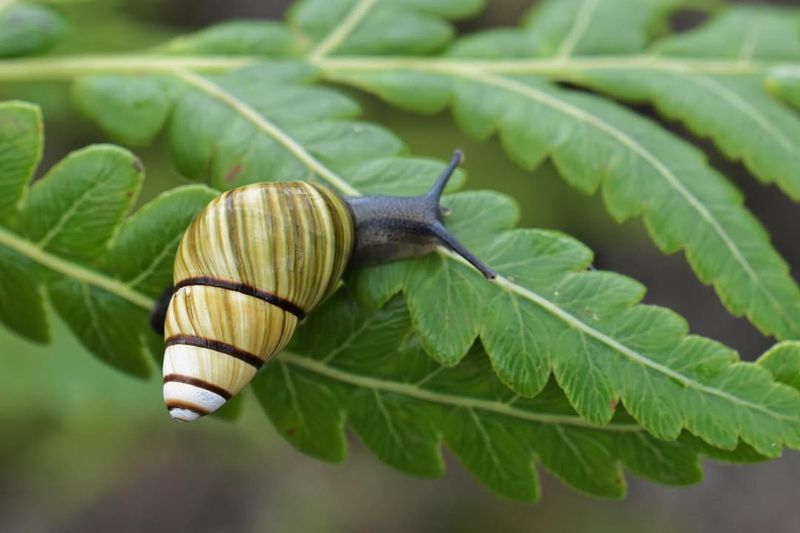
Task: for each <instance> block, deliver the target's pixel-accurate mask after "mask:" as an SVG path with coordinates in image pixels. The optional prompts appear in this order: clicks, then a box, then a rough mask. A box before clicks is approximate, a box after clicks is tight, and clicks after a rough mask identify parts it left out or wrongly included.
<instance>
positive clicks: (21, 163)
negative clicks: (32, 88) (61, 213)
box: [0, 102, 42, 222]
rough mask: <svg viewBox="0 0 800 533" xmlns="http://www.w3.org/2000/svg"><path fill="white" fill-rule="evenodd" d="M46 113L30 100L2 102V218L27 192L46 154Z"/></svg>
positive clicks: (0, 213) (0, 159) (0, 203)
mask: <svg viewBox="0 0 800 533" xmlns="http://www.w3.org/2000/svg"><path fill="white" fill-rule="evenodd" d="M41 134H42V116H41V112H40V111H39V108H38V107H37V106H35V105H33V104H28V103H26V102H3V103H0V148H2V150H0V222H2V221H4V220H5V219H8V218H9V217H10V216H11V215H12V214H13V213H14V211H15V210H16V207H17V204H18V203H19V202H20V200H21V199H22V197H23V195H24V194H25V190H26V185H27V184H28V182H29V181H30V180H31V178H32V177H33V172H34V171H35V170H36V167H37V166H38V164H39V160H40V159H41V157H42V135H41Z"/></svg>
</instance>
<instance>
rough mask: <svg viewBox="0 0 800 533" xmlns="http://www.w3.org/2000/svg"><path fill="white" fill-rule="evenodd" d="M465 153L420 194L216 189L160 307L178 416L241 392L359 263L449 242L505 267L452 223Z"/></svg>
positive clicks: (169, 394)
mask: <svg viewBox="0 0 800 533" xmlns="http://www.w3.org/2000/svg"><path fill="white" fill-rule="evenodd" d="M460 159H461V154H460V152H456V154H455V155H454V157H453V160H452V161H451V163H450V166H449V167H448V169H447V170H446V171H445V173H444V174H442V176H441V177H440V179H439V181H437V183H436V184H435V185H434V187H433V188H432V189H431V190H430V191H429V192H428V193H426V194H425V195H423V196H419V197H412V198H406V197H393V196H371V197H359V198H347V199H345V198H342V197H340V196H338V195H337V194H335V193H334V192H332V191H331V190H329V189H327V188H326V187H323V186H320V185H315V184H311V183H307V182H288V183H258V184H253V185H247V186H244V187H240V188H238V189H233V190H230V191H227V192H225V193H223V194H222V195H221V196H220V197H218V198H216V199H215V200H213V201H212V202H211V203H210V204H209V205H208V206H207V207H206V208H205V209H204V210H203V211H202V212H201V213H200V214H198V216H197V217H196V218H195V220H194V221H193V222H192V224H191V225H190V226H189V228H188V229H187V230H186V233H185V234H184V236H183V238H182V240H181V243H180V246H179V248H178V253H177V256H176V259H175V268H174V287H172V288H171V289H170V290H168V291H167V292H165V295H164V297H163V298H162V301H161V303H160V305H159V306H157V308H156V309H155V311H154V313H153V316H152V322H153V326H154V328H156V329H157V330H158V329H160V328H161V327H163V333H164V337H165V344H166V349H165V352H164V365H163V372H164V401H165V403H166V406H167V408H168V409H169V412H170V414H171V416H172V417H173V418H176V419H178V420H183V421H191V420H195V419H196V418H198V417H200V416H203V415H206V414H209V413H211V412H213V411H215V410H217V409H218V408H219V407H221V406H222V405H223V404H224V403H225V402H226V401H227V400H228V399H230V398H231V397H232V396H234V395H236V394H237V393H238V392H240V391H241V390H242V389H243V388H244V387H245V386H246V385H247V384H248V383H249V382H250V380H251V379H252V378H253V376H254V375H255V373H256V371H257V370H258V369H259V368H260V367H261V366H262V365H263V364H264V363H265V362H266V361H267V360H268V359H269V358H270V357H272V356H273V355H275V354H277V353H279V352H280V351H281V350H283V348H284V347H285V346H286V344H287V343H288V342H289V340H290V339H291V337H292V335H293V333H294V330H295V328H296V327H297V325H298V323H299V322H300V321H301V320H302V319H303V318H304V317H305V315H306V314H308V313H310V312H311V311H313V310H314V309H315V308H316V307H317V306H318V305H319V304H320V303H321V302H323V301H324V300H325V299H326V298H327V297H328V296H329V295H330V294H331V293H333V292H334V291H335V290H336V288H337V287H338V285H339V282H340V279H341V277H342V274H343V273H344V271H345V269H346V268H347V267H348V265H349V266H366V265H373V264H380V263H385V262H388V261H392V260H395V259H400V258H404V257H409V256H416V255H422V254H425V253H428V252H430V251H431V250H433V249H434V248H435V247H436V245H438V244H444V245H445V246H447V247H449V248H451V249H453V250H454V251H456V252H457V253H459V254H461V255H462V256H463V257H464V258H465V259H467V261H469V262H470V263H472V264H473V265H475V266H476V268H478V269H479V270H481V272H482V273H483V274H484V275H485V276H486V277H487V278H493V277H494V272H493V271H491V270H490V269H488V268H487V267H485V266H484V265H483V264H482V263H480V261H479V260H478V259H477V258H475V257H474V256H473V255H472V254H470V253H469V252H468V251H467V250H466V249H464V247H463V246H462V245H461V244H460V243H459V242H458V241H456V240H455V238H453V237H452V236H451V235H450V234H449V233H448V232H447V230H446V229H445V227H444V225H443V224H442V216H441V211H440V207H439V198H440V196H441V192H442V190H443V189H444V186H445V185H446V183H447V180H448V179H449V178H450V176H451V175H452V173H453V171H454V170H455V168H456V166H457V165H458V163H459V161H460ZM167 304H168V305H167Z"/></svg>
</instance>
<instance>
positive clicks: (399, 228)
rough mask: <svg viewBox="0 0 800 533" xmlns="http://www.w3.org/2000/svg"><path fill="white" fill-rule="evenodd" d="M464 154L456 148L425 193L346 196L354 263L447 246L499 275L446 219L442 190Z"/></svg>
mask: <svg viewBox="0 0 800 533" xmlns="http://www.w3.org/2000/svg"><path fill="white" fill-rule="evenodd" d="M463 157H464V153H463V152H462V151H461V150H455V151H454V152H453V157H452V159H451V160H450V163H449V164H448V165H447V168H446V169H445V170H444V172H443V173H442V174H441V176H439V179H437V180H436V182H435V183H434V184H433V187H431V188H430V190H429V191H428V192H426V193H425V194H423V195H422V196H413V197H407V196H362V197H350V198H346V199H345V201H346V202H347V204H348V205H349V206H350V210H351V212H352V214H353V222H354V225H355V230H356V231H355V247H354V249H353V255H352V257H351V259H350V266H354V267H359V266H368V265H377V264H381V263H387V262H389V261H394V260H396V259H402V258H405V257H414V256H420V255H425V254H428V253H430V252H432V251H433V250H434V249H435V248H436V246H438V245H443V246H444V247H446V248H448V249H450V250H452V251H453V252H455V253H457V254H458V255H460V256H461V257H463V258H464V259H465V260H466V261H467V262H469V263H470V264H471V265H472V266H474V267H475V268H476V269H477V270H478V271H479V272H480V273H481V274H483V275H484V276H485V277H486V278H487V279H494V278H496V277H497V274H496V273H495V272H494V270H492V269H491V268H489V267H488V266H486V265H485V264H484V263H483V262H481V260H480V259H478V258H477V257H476V256H475V255H474V254H472V252H470V251H469V250H467V248H466V247H465V246H464V245H463V244H461V242H459V241H458V239H456V238H455V237H454V236H453V235H452V234H451V233H450V232H449V231H448V230H447V228H446V227H445V226H444V223H443V221H442V208H441V205H440V201H441V197H442V192H443V191H444V189H445V187H446V186H447V183H448V182H449V181H450V178H451V177H452V176H453V174H454V173H455V170H456V168H458V165H459V164H460V163H461V161H462V159H463Z"/></svg>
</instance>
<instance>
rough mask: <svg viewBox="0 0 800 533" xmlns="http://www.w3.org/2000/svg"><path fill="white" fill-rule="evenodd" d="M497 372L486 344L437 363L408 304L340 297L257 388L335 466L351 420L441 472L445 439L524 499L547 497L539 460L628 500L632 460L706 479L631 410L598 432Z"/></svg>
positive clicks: (387, 455) (666, 475)
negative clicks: (449, 362)
mask: <svg viewBox="0 0 800 533" xmlns="http://www.w3.org/2000/svg"><path fill="white" fill-rule="evenodd" d="M376 346H397V352H393V353H387V352H384V351H383V350H381V349H376ZM490 372H491V370H490V369H489V361H488V359H487V358H486V355H485V354H484V353H482V352H481V351H480V350H478V349H476V350H473V351H472V352H471V354H470V355H469V356H468V357H467V358H466V359H465V360H464V361H463V362H462V364H460V365H459V366H458V367H456V368H444V367H441V366H439V365H437V364H436V363H434V362H433V361H432V360H431V359H430V358H428V357H427V356H426V355H425V353H424V352H423V351H422V349H421V346H420V343H419V342H418V341H417V339H416V338H415V335H414V331H413V329H412V326H411V323H410V321H409V317H408V314H407V312H406V310H405V305H403V303H402V301H401V300H399V299H396V300H393V301H392V302H391V303H390V304H388V305H387V306H386V307H385V308H384V309H382V310H381V311H379V312H378V313H373V312H365V310H364V309H363V308H361V307H359V306H358V305H356V304H355V302H354V301H353V300H351V299H348V298H346V295H345V294H343V293H340V294H339V295H338V296H337V297H335V298H334V299H333V300H332V301H330V302H328V304H326V305H325V307H324V308H323V309H321V310H320V312H319V313H315V314H314V315H313V316H312V317H311V318H310V319H309V320H308V321H307V322H306V323H305V325H304V326H303V328H301V330H300V331H299V332H298V335H297V336H296V337H295V341H294V342H293V343H292V345H291V346H290V348H289V349H288V351H287V352H285V353H283V354H281V355H280V356H279V357H278V359H277V360H275V361H273V362H271V363H270V364H269V365H267V367H266V369H265V371H264V372H262V373H261V374H259V376H258V377H257V378H256V381H255V383H254V389H255V392H256V395H257V396H258V398H259V400H260V401H261V403H262V405H263V407H264V409H265V410H266V411H267V414H268V415H269V417H270V419H271V420H272V422H273V424H275V426H276V428H277V429H278V430H279V431H280V432H281V434H282V435H283V436H284V437H286V439H287V440H289V441H290V442H291V443H292V444H293V445H294V446H296V447H297V448H299V449H300V450H302V451H303V452H305V453H309V454H311V455H314V456H316V457H319V458H321V459H324V460H327V461H336V462H338V461H342V460H343V459H344V457H345V454H346V440H345V435H344V426H345V424H346V423H349V424H350V425H351V426H352V428H353V429H354V430H355V432H356V433H357V434H358V435H359V437H360V438H361V439H362V440H363V441H364V443H365V444H366V445H367V446H368V447H369V448H370V449H371V450H372V451H373V452H374V453H375V454H376V455H378V457H380V458H381V459H382V460H383V461H385V462H386V463H388V464H389V465H391V466H394V467H395V468H398V469H400V470H402V471H404V472H409V473H413V474H416V475H419V476H425V477H437V476H440V475H442V473H443V470H444V464H443V461H442V457H441V445H442V444H443V443H446V444H447V446H448V447H449V448H450V449H451V450H452V451H453V452H454V453H455V454H456V455H457V456H458V458H459V459H460V460H461V462H462V463H463V464H464V466H465V467H466V468H467V469H468V470H470V471H471V472H472V473H473V474H474V475H475V476H476V477H477V478H478V479H479V480H480V481H481V482H482V483H484V484H486V485H487V486H489V487H490V488H492V489H493V490H495V491H497V492H499V493H501V494H504V495H506V496H509V497H512V498H516V499H521V500H534V499H536V498H538V495H539V485H538V481H537V476H536V473H535V471H534V469H533V468H532V461H533V458H534V457H536V458H537V459H538V462H541V464H542V465H543V466H544V467H545V468H547V469H548V470H549V471H550V472H552V473H554V474H555V475H557V476H558V477H559V478H561V479H562V480H563V481H564V482H565V483H567V484H569V485H571V486H573V487H575V488H576V489H578V490H581V491H584V492H587V493H590V494H594V495H598V496H606V497H620V496H622V495H623V494H624V490H625V481H624V478H623V476H622V472H621V470H620V466H622V465H624V466H625V467H627V468H628V469H630V470H631V471H633V472H635V473H637V474H638V475H641V476H644V477H646V478H648V479H652V480H655V481H658V482H660V483H667V484H678V485H683V484H687V483H694V482H696V481H698V480H699V479H700V476H701V473H700V470H699V465H698V463H697V457H696V452H695V451H694V447H693V446H691V445H689V444H686V443H683V442H680V441H679V442H664V441H659V440H656V439H653V438H652V437H650V436H648V435H647V434H646V433H644V432H642V431H641V430H639V428H638V427H637V426H636V425H632V424H630V422H628V421H626V416H625V415H624V413H620V414H619V415H618V420H616V419H615V421H613V422H611V423H610V424H609V425H608V426H605V427H603V428H596V427H591V426H587V425H586V422H585V421H584V420H583V419H581V418H579V417H577V416H576V415H575V413H574V411H573V410H572V409H571V408H570V407H569V405H568V404H567V402H566V401H565V399H564V397H563V395H562V393H561V392H560V391H559V390H558V388H556V387H553V386H550V387H548V388H546V389H545V391H544V392H543V393H542V394H541V395H540V396H538V397H537V398H536V399H533V400H532V399H523V398H520V397H519V396H516V395H515V394H514V393H513V392H512V391H510V390H508V389H507V388H506V387H504V386H503V385H502V384H501V383H500V382H498V381H496V380H492V379H491V378H487V375H488V374H489V373H490Z"/></svg>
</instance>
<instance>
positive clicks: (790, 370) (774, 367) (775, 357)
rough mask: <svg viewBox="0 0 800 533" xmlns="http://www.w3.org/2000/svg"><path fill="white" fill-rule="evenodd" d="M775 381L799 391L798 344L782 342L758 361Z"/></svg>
mask: <svg viewBox="0 0 800 533" xmlns="http://www.w3.org/2000/svg"><path fill="white" fill-rule="evenodd" d="M758 364H759V365H761V366H763V367H764V368H766V369H767V370H769V371H770V372H771V373H772V375H773V376H774V377H775V379H776V380H777V381H780V382H781V383H785V384H786V385H788V386H790V387H794V388H795V389H798V390H800V343H798V342H796V341H793V342H782V343H779V344H776V345H775V346H773V347H772V348H771V349H770V350H769V351H767V353H765V354H764V355H762V356H761V357H760V358H759V359H758Z"/></svg>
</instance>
